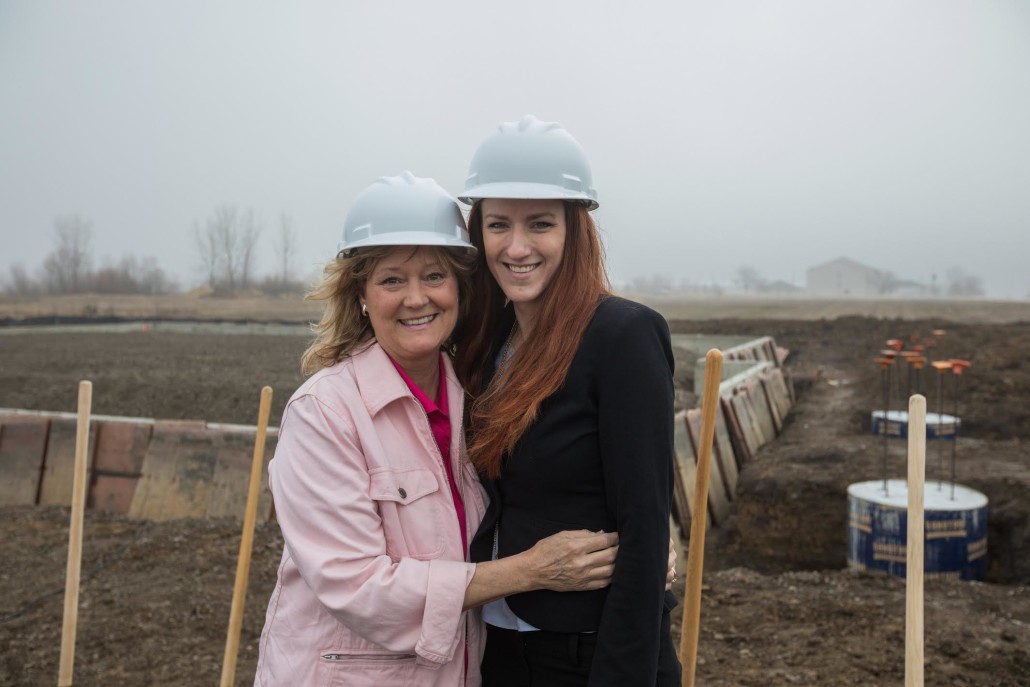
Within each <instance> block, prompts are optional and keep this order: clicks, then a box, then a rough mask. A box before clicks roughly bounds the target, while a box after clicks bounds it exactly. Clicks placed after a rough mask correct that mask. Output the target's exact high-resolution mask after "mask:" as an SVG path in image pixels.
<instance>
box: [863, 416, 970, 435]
mask: <svg viewBox="0 0 1030 687" xmlns="http://www.w3.org/2000/svg"><path fill="white" fill-rule="evenodd" d="M884 415H886V420H885V419H884ZM870 425H871V426H872V430H873V436H876V437H882V436H883V433H884V432H885V431H886V432H887V436H888V437H889V438H891V439H907V438H908V411H907V410H891V411H888V412H887V413H884V412H883V411H882V410H874V411H873V412H872V422H871V423H870ZM961 427H962V420H961V419H960V418H957V417H955V416H954V415H947V414H944V413H942V414H940V415H938V414H937V413H927V414H926V438H927V439H948V440H952V441H954V439H955V437H957V436H958V431H959V429H960V428H961Z"/></svg>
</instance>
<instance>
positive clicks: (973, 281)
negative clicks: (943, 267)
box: [944, 265, 985, 296]
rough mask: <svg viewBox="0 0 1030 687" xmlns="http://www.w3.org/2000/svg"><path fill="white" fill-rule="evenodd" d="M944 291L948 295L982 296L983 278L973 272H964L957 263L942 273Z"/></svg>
mask: <svg viewBox="0 0 1030 687" xmlns="http://www.w3.org/2000/svg"><path fill="white" fill-rule="evenodd" d="M944 281H945V284H946V286H945V289H944V291H945V293H946V294H947V295H949V296H983V295H984V293H985V291H984V283H983V279H981V278H980V277H977V276H976V275H973V274H966V273H965V271H963V269H962V268H961V267H958V266H957V265H956V266H954V267H950V268H948V271H947V272H945V274H944Z"/></svg>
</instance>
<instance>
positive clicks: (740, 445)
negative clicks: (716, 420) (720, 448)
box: [719, 396, 752, 470]
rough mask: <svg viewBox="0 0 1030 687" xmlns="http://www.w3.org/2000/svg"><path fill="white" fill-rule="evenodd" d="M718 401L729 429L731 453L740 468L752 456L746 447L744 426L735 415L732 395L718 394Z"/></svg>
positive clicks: (735, 410)
mask: <svg viewBox="0 0 1030 687" xmlns="http://www.w3.org/2000/svg"><path fill="white" fill-rule="evenodd" d="M719 402H720V404H721V405H722V412H723V415H724V416H725V419H726V426H727V429H728V430H729V436H730V442H731V444H732V445H733V455H734V456H736V458H737V468H738V469H741V470H742V469H743V468H744V466H745V465H747V463H748V462H749V461H750V460H751V457H752V453H751V449H750V448H749V447H748V443H747V439H746V438H745V436H744V428H743V427H741V425H740V418H738V417H737V409H736V408H735V407H734V405H733V397H732V396H720V397H719Z"/></svg>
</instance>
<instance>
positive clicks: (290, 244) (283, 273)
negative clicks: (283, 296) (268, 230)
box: [275, 212, 297, 286]
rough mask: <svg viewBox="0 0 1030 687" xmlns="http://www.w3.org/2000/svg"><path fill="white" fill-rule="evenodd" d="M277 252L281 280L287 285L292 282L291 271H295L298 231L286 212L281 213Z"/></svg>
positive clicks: (276, 244) (276, 245)
mask: <svg viewBox="0 0 1030 687" xmlns="http://www.w3.org/2000/svg"><path fill="white" fill-rule="evenodd" d="M275 254H276V257H277V258H278V261H279V281H280V283H281V284H282V285H283V286H286V284H288V283H289V282H290V272H292V271H293V259H294V258H295V257H296V256H297V231H296V230H295V229H294V228H293V218H292V217H290V216H289V215H287V214H286V213H285V212H284V213H282V214H280V215H279V233H278V234H277V235H276V237H275Z"/></svg>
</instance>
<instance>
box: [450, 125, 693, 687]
mask: <svg viewBox="0 0 1030 687" xmlns="http://www.w3.org/2000/svg"><path fill="white" fill-rule="evenodd" d="M459 199H460V200H462V201H463V202H466V203H469V204H471V206H472V209H471V211H470V214H469V233H470V237H471V241H472V243H473V245H475V246H476V248H477V249H478V250H477V255H476V259H477V261H478V263H479V269H478V271H477V272H476V273H475V274H474V275H473V287H472V289H471V290H470V295H471V303H470V310H469V319H468V320H467V322H466V324H465V326H464V327H463V328H462V330H461V334H460V335H459V337H458V338H457V340H456V346H457V349H458V353H459V356H458V359H457V360H458V363H457V372H458V379H459V380H461V382H462V384H463V385H464V387H465V389H466V390H467V391H468V392H469V393H470V394H471V395H472V396H473V397H474V399H475V400H474V401H473V402H472V404H471V412H470V416H469V432H470V434H469V435H470V437H471V438H470V444H469V457H470V459H471V460H472V462H473V464H474V465H475V466H476V468H477V469H478V470H479V472H480V474H481V476H482V478H483V480H484V484H485V485H486V486H487V488H488V492H489V493H490V508H489V510H488V512H487V514H486V516H485V518H484V520H483V523H482V525H481V526H480V530H479V532H478V533H477V535H476V537H475V539H474V542H473V545H472V549H473V560H480V561H490V560H494V561H503V560H505V559H506V558H507V557H509V556H518V555H521V554H522V553H524V552H526V551H528V550H531V549H532V547H533V546H534V545H536V543H537V542H539V541H540V540H542V539H544V538H546V537H548V536H550V535H553V534H554V533H556V532H559V531H561V530H565V529H580V528H582V529H586V530H591V531H597V530H604V531H615V532H618V534H619V553H618V557H617V559H616V561H615V571H614V575H613V578H612V582H611V585H610V586H607V587H604V588H601V587H599V588H597V589H593V590H584V591H580V592H574V593H568V594H555V593H553V592H551V591H549V590H536V591H531V592H525V593H517V594H513V595H509V596H508V597H507V598H506V599H504V600H499V601H496V602H493V603H490V604H488V605H487V606H485V607H484V611H483V614H484V618H485V620H486V622H487V637H488V639H487V646H486V655H485V658H484V661H483V665H482V671H483V679H484V682H485V683H486V684H489V685H491V686H505V685H534V686H535V685H587V684H589V685H655V684H660V685H679V683H680V668H679V663H678V661H677V659H676V656H675V651H674V649H673V646H672V640H671V635H670V627H669V614H668V611H669V609H670V608H672V606H674V605H675V600H674V598H673V597H672V595H671V594H668V593H667V592H666V591H665V583H666V569H667V553H668V548H667V542H668V540H669V512H670V508H671V499H672V487H673V472H672V470H673V463H672V459H673V455H674V449H673V382H672V373H673V356H672V349H671V343H670V335H669V328H668V325H667V323H666V322H665V320H664V318H662V316H661V315H659V314H658V313H657V312H655V311H653V310H651V309H650V308H647V307H645V306H643V305H640V304H638V303H634V302H632V301H628V300H625V299H622V298H618V297H616V296H613V295H612V294H611V292H610V289H609V285H608V279H607V276H606V273H605V269H604V260H603V251H602V247H601V242H600V239H599V237H598V233H597V228H596V226H595V225H594V222H593V219H592V217H591V216H590V211H591V210H593V209H595V208H596V207H597V205H598V204H597V194H596V191H595V190H594V189H593V187H592V185H591V175H590V168H589V165H588V164H587V161H586V156H585V155H584V153H583V150H582V148H581V147H580V145H579V143H578V142H577V141H576V140H575V139H574V138H573V137H572V136H571V135H569V133H568V132H567V131H565V129H563V128H562V127H561V126H559V125H558V124H555V123H548V122H541V121H539V120H537V119H536V118H534V117H526V118H524V119H522V120H521V121H519V122H508V123H504V124H502V125H501V126H500V128H499V130H498V131H497V133H495V134H494V135H492V136H490V137H489V138H487V139H486V140H485V141H484V142H483V143H482V144H481V145H480V147H479V148H478V150H477V151H476V153H475V156H474V157H473V160H472V163H471V165H470V170H469V176H468V179H467V181H466V186H465V190H464V192H463V193H462V194H461V195H460V196H459Z"/></svg>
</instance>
